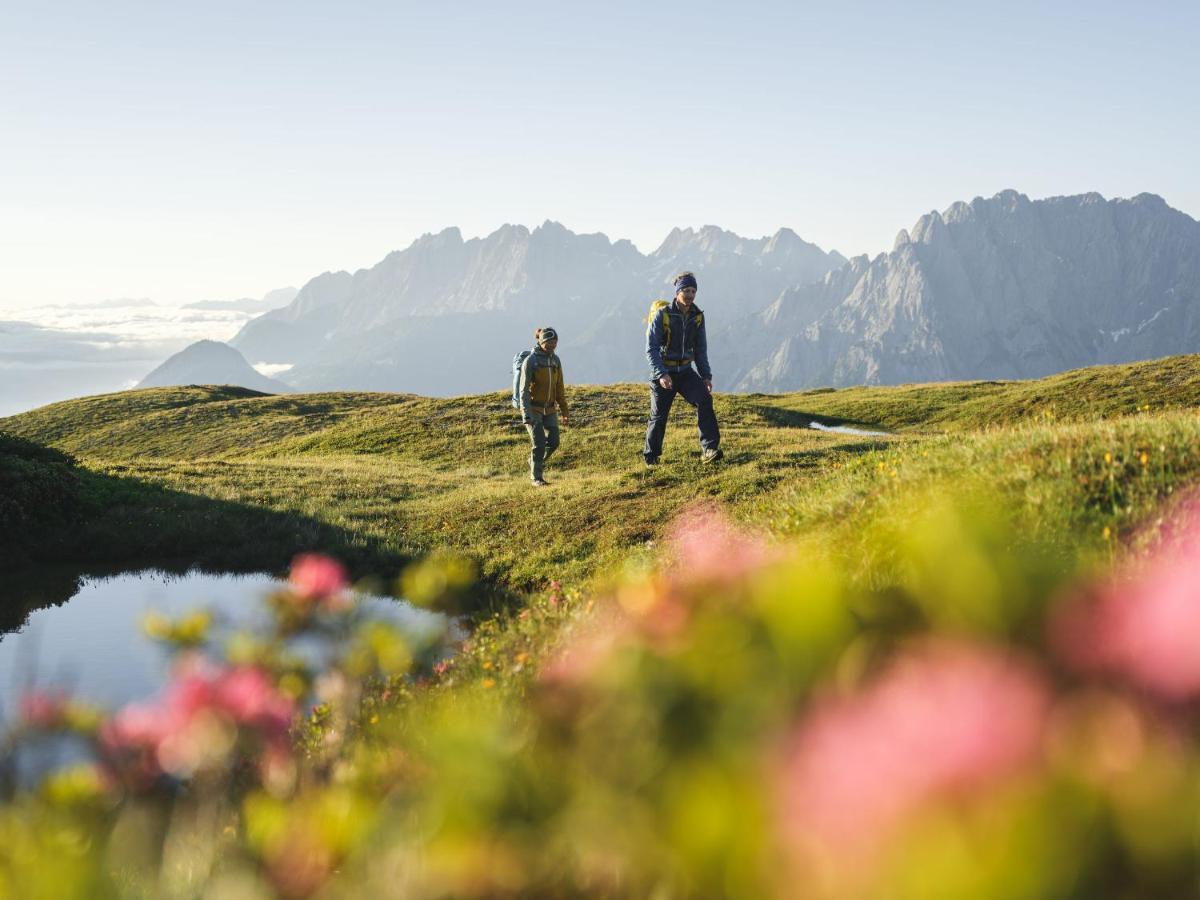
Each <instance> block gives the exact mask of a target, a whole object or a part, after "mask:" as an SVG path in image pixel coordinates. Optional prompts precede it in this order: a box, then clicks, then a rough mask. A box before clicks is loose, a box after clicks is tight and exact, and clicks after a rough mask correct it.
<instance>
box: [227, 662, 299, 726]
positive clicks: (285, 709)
mask: <svg viewBox="0 0 1200 900" xmlns="http://www.w3.org/2000/svg"><path fill="white" fill-rule="evenodd" d="M213 701H214V702H213V705H214V706H215V707H216V708H218V709H220V710H222V711H223V712H226V713H228V714H229V716H230V717H231V718H232V719H233V721H235V722H236V723H238V724H239V725H246V726H249V727H251V728H257V729H260V730H261V731H262V732H263V733H264V734H266V735H268V736H271V737H278V736H279V735H285V734H287V731H288V728H289V727H291V723H292V717H293V716H294V715H295V712H296V707H295V702H294V701H293V700H292V699H291V698H290V697H287V696H285V695H284V694H281V693H280V692H279V691H278V690H276V688H275V685H274V684H273V683H272V682H271V680H270V679H269V678H268V677H267V675H266V673H264V672H263V671H262V670H261V669H257V668H254V667H253V666H239V667H237V668H235V669H230V670H229V671H227V672H224V673H223V674H222V675H221V676H220V677H219V678H218V679H217V680H216V681H215V683H214V684H213Z"/></svg>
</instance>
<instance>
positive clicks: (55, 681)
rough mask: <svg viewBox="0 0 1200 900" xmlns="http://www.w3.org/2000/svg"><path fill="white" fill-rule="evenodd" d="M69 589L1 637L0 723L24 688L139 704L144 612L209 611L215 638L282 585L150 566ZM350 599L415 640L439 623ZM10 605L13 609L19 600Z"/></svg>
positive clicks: (147, 684)
mask: <svg viewBox="0 0 1200 900" xmlns="http://www.w3.org/2000/svg"><path fill="white" fill-rule="evenodd" d="M50 577H51V578H54V579H56V581H55V583H56V584H57V583H62V582H63V580H64V579H63V577H62V576H61V574H58V575H55V574H53V573H50ZM72 577H74V576H72ZM76 583H77V584H78V590H77V591H76V592H75V593H74V595H73V596H71V597H70V599H69V601H68V602H65V603H62V604H61V605H58V606H49V607H46V608H42V609H35V610H34V611H33V612H31V613H29V615H28V618H27V619H26V620H25V621H24V623H23V624H21V625H20V626H19V627H18V628H17V629H16V630H15V631H11V632H9V633H7V634H4V635H3V636H2V637H0V704H2V705H0V712H2V713H3V716H4V718H5V719H11V717H12V716H13V715H14V713H15V711H16V705H17V702H18V700H19V698H20V696H21V695H22V693H24V691H25V690H27V689H28V688H29V687H30V686H36V687H39V688H43V689H46V688H49V689H55V688H61V689H63V690H64V691H66V692H67V693H70V694H71V695H72V696H75V697H78V698H79V699H81V700H86V701H89V702H91V703H95V704H99V705H101V706H105V707H108V708H113V707H116V706H119V705H121V704H124V703H127V702H129V701H130V700H137V699H141V698H145V697H148V696H150V695H152V694H154V693H155V692H156V691H157V690H158V688H159V687H160V686H161V685H162V684H163V682H164V680H165V676H166V674H167V661H168V658H167V653H166V651H165V650H164V649H163V648H162V647H160V646H158V645H157V644H155V643H154V642H153V641H151V640H149V639H148V638H147V637H146V636H145V635H144V634H143V633H142V627H141V624H142V619H143V617H144V616H145V614H146V613H148V612H150V611H157V612H162V613H165V614H166V615H168V616H172V617H173V616H178V615H180V614H183V613H186V612H190V611H192V610H196V609H201V608H203V609H208V610H210V611H212V612H213V613H214V616H215V621H214V632H215V635H216V636H217V637H218V638H219V637H221V636H222V635H224V634H225V633H227V632H231V631H233V630H236V629H237V628H239V627H245V626H248V625H252V624H253V623H254V622H256V621H261V619H262V617H263V616H264V614H265V609H264V606H263V603H262V600H263V598H264V597H265V596H267V594H269V593H270V592H271V591H273V590H275V589H277V588H278V587H280V586H281V585H282V584H283V582H281V581H279V580H278V579H276V578H274V577H272V576H270V575H266V574H256V575H214V574H207V573H199V572H188V573H185V574H182V575H180V574H172V573H167V572H163V571H160V570H156V569H148V570H143V571H139V572H127V573H122V574H119V575H113V576H107V577H93V576H82V577H78V578H77V580H76ZM11 587H12V586H11V585H9V590H11ZM5 593H6V594H8V593H9V591H8V590H6V592H5ZM358 597H359V603H360V608H361V609H362V611H363V613H364V614H365V615H368V616H371V617H373V618H379V619H386V620H387V621H390V622H393V623H396V624H397V625H399V626H401V627H402V628H403V629H404V630H405V631H407V632H408V633H410V634H412V635H413V636H414V637H415V638H416V639H417V640H418V641H421V640H423V639H424V638H425V637H428V636H430V635H433V634H435V633H437V632H439V631H440V630H441V629H442V628H443V627H444V625H445V618H444V617H443V616H440V615H438V614H436V613H430V612H426V611H424V610H419V609H417V608H415V607H413V606H411V605H410V604H407V603H404V602H402V601H399V600H396V599H394V598H391V597H384V596H376V595H362V594H359V595H358ZM7 599H8V597H7V596H6V597H0V601H4V600H7ZM12 600H13V603H14V604H20V603H21V602H22V600H21V598H20V597H15V596H14V597H13V598H12ZM30 605H33V604H30Z"/></svg>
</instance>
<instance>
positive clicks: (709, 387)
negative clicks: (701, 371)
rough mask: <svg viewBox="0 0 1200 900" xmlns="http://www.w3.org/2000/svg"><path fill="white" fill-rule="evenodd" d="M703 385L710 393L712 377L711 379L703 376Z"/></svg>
mask: <svg viewBox="0 0 1200 900" xmlns="http://www.w3.org/2000/svg"><path fill="white" fill-rule="evenodd" d="M704 386H705V387H706V388H708V392H709V393H710V394H711V393H712V379H711V378H705V379H704Z"/></svg>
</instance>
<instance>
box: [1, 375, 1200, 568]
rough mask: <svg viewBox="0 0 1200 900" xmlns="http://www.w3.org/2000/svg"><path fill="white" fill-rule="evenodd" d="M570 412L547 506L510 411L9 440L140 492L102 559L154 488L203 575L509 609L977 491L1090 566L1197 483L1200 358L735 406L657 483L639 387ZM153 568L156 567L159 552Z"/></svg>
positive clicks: (106, 516) (373, 397)
mask: <svg viewBox="0 0 1200 900" xmlns="http://www.w3.org/2000/svg"><path fill="white" fill-rule="evenodd" d="M572 399H573V408H574V410H575V416H574V419H573V421H572V424H571V426H570V427H569V428H566V429H564V435H563V448H562V450H561V451H560V455H559V456H558V457H557V458H556V459H555V460H553V461H552V463H551V465H550V468H549V469H548V477H550V478H551V479H552V481H553V482H554V487H553V489H551V490H549V491H543V492H534V491H532V490H531V489H530V488H529V486H528V483H527V481H526V478H525V472H524V465H525V463H524V455H525V452H526V450H525V448H526V438H525V434H524V431H523V430H522V429H521V428H520V426H519V424H518V423H517V420H516V416H515V414H514V413H513V411H512V410H511V409H510V408H509V407H508V403H507V398H506V395H504V394H491V395H484V396H476V397H466V398H455V399H428V398H419V397H414V396H408V395H397V394H366V393H340V394H309V395H289V396H263V395H258V394H255V393H254V392H252V391H246V390H242V389H236V388H211V387H207V388H206V387H189V388H165V389H153V390H146V391H137V392H125V393H121V394H113V395H107V396H102V397H94V398H86V399H83V400H75V401H67V402H65V403H59V404H54V405H51V406H48V407H43V408H42V409H39V410H34V411H32V412H30V413H26V414H23V415H20V416H16V417H13V418H11V419H8V420H0V428H4V429H6V430H8V431H11V432H12V433H14V434H17V435H20V436H23V437H25V438H28V439H30V440H33V441H36V442H38V443H42V444H46V445H50V446H53V447H56V448H59V449H62V450H66V451H68V452H70V453H72V454H75V455H76V456H77V457H78V458H79V459H80V460H81V462H82V464H83V465H84V467H85V469H86V470H87V471H88V472H89V473H90V474H91V475H92V476H93V477H94V480H93V481H90V482H86V483H85V490H86V491H90V492H91V496H92V497H93V499H94V500H95V499H96V498H97V497H98V496H102V495H103V494H104V492H105V491H110V492H111V491H116V492H118V493H120V492H121V491H125V492H130V493H131V495H130V496H129V497H127V498H126V500H125V501H123V503H122V504H117V505H116V508H118V509H120V510H123V513H122V514H123V515H124V516H125V517H124V518H123V519H121V518H120V517H119V516H117V515H116V514H115V513H113V512H112V509H113V504H111V503H108V502H95V503H93V506H92V512H93V516H94V519H93V522H92V525H91V528H92V532H91V534H92V539H91V540H90V541H89V542H88V543H89V545H91V546H94V547H98V548H100V549H101V550H103V549H104V548H106V547H115V546H116V544H117V543H118V536H119V535H122V534H127V533H128V532H129V530H130V529H136V528H138V521H139V520H138V518H137V515H136V514H135V513H136V510H137V507H138V503H139V502H143V503H144V502H148V501H146V498H145V496H144V495H138V493H137V492H138V491H144V490H145V489H147V486H149V487H150V488H152V489H153V490H154V491H155V494H154V499H153V503H154V504H155V515H154V516H153V517H151V518H150V519H149V521H153V523H154V528H155V534H158V535H160V536H159V538H157V540H158V543H159V544H163V543H164V542H166V544H165V545H166V546H170V547H171V548H172V549H173V550H175V551H178V553H179V555H181V556H186V555H188V553H189V552H198V551H199V550H200V547H199V546H196V547H194V548H189V546H188V542H189V541H192V542H193V543H195V544H197V545H199V544H201V543H204V542H205V541H207V542H208V543H210V544H211V543H212V541H213V535H214V534H215V533H219V535H220V537H221V540H222V541H223V543H222V544H221V547H224V548H226V549H221V548H220V547H218V548H217V549H215V550H214V549H213V548H212V547H211V546H210V547H209V548H208V550H207V553H208V556H207V561H208V562H209V563H210V564H214V565H219V564H221V563H222V561H223V558H224V556H226V555H229V556H231V557H232V556H234V555H237V554H239V553H240V554H241V557H242V558H241V559H240V562H242V563H245V562H246V555H247V554H250V555H253V553H254V552H255V549H254V548H255V546H256V544H257V545H260V546H262V547H264V548H265V547H267V546H276V545H278V546H279V547H283V546H284V545H286V544H287V542H288V541H289V540H294V539H295V535H296V534H297V533H299V534H301V535H303V536H304V540H305V541H306V542H307V543H308V544H312V545H321V544H324V545H326V546H330V547H332V548H333V549H334V550H335V552H341V553H342V554H343V555H350V556H355V555H357V557H358V558H359V560H360V562H361V563H362V565H363V566H364V567H367V568H370V567H371V566H372V565H373V566H374V567H375V568H376V569H377V570H385V571H384V572H383V574H390V571H391V567H394V566H395V565H398V561H400V560H402V559H403V558H405V557H408V556H411V555H415V554H418V553H423V552H427V551H429V550H431V549H436V548H438V547H444V546H450V547H454V548H457V549H461V550H464V551H467V552H469V553H472V554H473V555H475V556H477V557H478V558H479V559H480V560H481V563H482V565H483V568H484V570H485V572H486V573H487V574H488V575H489V576H490V577H491V578H492V579H493V580H496V581H498V582H501V583H504V584H506V585H508V586H510V587H514V588H517V589H529V588H532V587H535V586H537V585H539V584H544V583H545V582H546V581H547V580H548V579H550V578H553V577H557V578H560V579H565V580H568V581H573V582H576V583H578V582H580V581H582V580H584V579H586V578H588V577H590V576H592V575H593V574H595V573H597V572H599V571H604V570H606V569H607V568H608V567H610V566H612V565H613V564H616V563H619V562H621V561H623V560H625V559H627V558H628V557H629V555H630V551H631V550H633V551H636V550H638V549H639V548H642V547H644V546H645V545H646V544H647V542H649V541H652V540H653V539H655V538H657V537H658V536H659V535H660V534H661V533H662V530H663V527H664V525H665V523H666V521H667V520H668V519H669V518H671V517H672V516H673V515H674V514H675V513H677V512H678V510H680V509H681V508H683V507H684V506H685V505H686V504H687V503H688V502H689V501H691V500H694V499H697V498H716V499H719V500H721V501H722V502H724V503H726V504H727V505H728V506H729V507H730V508H731V509H733V511H734V512H735V515H738V516H740V517H741V518H743V519H745V520H747V521H752V522H757V523H763V524H769V525H770V526H771V527H772V528H773V529H774V530H776V531H778V532H794V531H798V530H799V531H804V530H808V531H813V530H817V531H820V530H823V529H824V530H829V531H830V532H831V533H832V532H836V533H839V534H843V535H844V537H843V538H842V540H843V541H844V543H845V545H846V546H847V547H848V548H850V547H853V546H854V535H855V533H856V531H861V523H862V522H863V521H864V520H865V519H867V518H870V517H872V516H884V515H885V514H887V513H886V510H887V509H888V505H889V504H891V503H895V502H896V501H895V500H894V498H895V497H896V496H901V495H902V496H911V497H918V496H924V495H928V494H929V493H930V492H935V491H936V490H937V489H938V488H939V486H943V485H945V484H947V483H949V482H952V481H956V480H957V481H970V480H971V479H975V480H977V481H980V482H984V483H988V484H997V485H1000V486H1001V487H1003V488H1004V490H1005V491H1006V492H1007V493H1008V494H1009V495H1010V496H1012V497H1013V498H1015V499H1016V500H1017V501H1018V502H1019V505H1021V506H1022V508H1024V509H1025V510H1026V511H1027V513H1028V517H1029V523H1030V524H1029V527H1030V528H1032V529H1035V530H1038V529H1040V530H1042V531H1044V532H1045V534H1046V535H1047V536H1048V537H1053V538H1055V539H1058V538H1061V537H1063V535H1070V536H1071V538H1072V540H1076V539H1078V540H1079V541H1082V543H1083V544H1084V545H1087V546H1091V547H1093V549H1095V550H1097V551H1100V552H1103V551H1104V548H1105V546H1106V543H1107V539H1104V538H1103V537H1102V535H1103V528H1105V527H1108V528H1109V529H1110V531H1109V534H1110V538H1111V537H1113V536H1115V535H1118V534H1120V533H1122V532H1123V531H1124V532H1128V531H1129V530H1130V529H1131V528H1132V527H1133V524H1134V523H1135V522H1136V521H1138V520H1139V519H1140V518H1142V517H1144V516H1145V515H1146V514H1147V513H1148V512H1149V511H1150V510H1152V509H1153V508H1154V506H1155V504H1157V503H1159V502H1160V501H1161V500H1162V499H1163V498H1164V497H1167V496H1169V495H1170V493H1171V492H1173V491H1174V490H1176V489H1177V487H1178V486H1179V485H1181V484H1183V483H1186V482H1188V481H1190V480H1192V479H1193V478H1194V477H1195V475H1196V474H1197V471H1198V468H1200V460H1197V459H1196V458H1194V457H1193V454H1192V448H1193V447H1195V446H1197V438H1198V437H1200V428H1198V427H1197V424H1196V421H1195V417H1194V415H1193V414H1192V413H1191V412H1190V408H1191V406H1192V405H1193V404H1194V403H1195V402H1196V401H1197V400H1200V358H1197V357H1176V358H1171V359H1167V360H1161V361H1156V362H1152V363H1139V364H1134V365H1129V366H1113V367H1099V368H1095V369H1086V370H1080V371H1078V372H1069V373H1064V374H1063V375H1059V376H1054V377H1052V378H1048V379H1043V380H1041V381H1035V382H1013V383H993V382H984V383H971V384H946V385H924V386H904V387H898V388H854V389H849V390H841V391H810V392H805V393H799V394H789V395H782V396H765V395H751V396H724V397H720V398H719V399H718V403H717V409H718V416H719V418H720V420H721V424H722V429H723V432H724V446H725V448H726V452H727V454H728V455H727V458H726V461H725V462H724V463H723V464H721V465H720V466H717V467H705V466H702V465H701V464H700V463H699V462H698V458H697V448H696V446H695V431H694V415H693V414H691V410H690V409H689V408H687V407H686V406H685V405H683V404H680V405H679V406H678V407H677V409H678V412H676V413H675V414H673V421H672V424H671V427H670V429H669V433H668V442H667V447H666V459H667V463H666V464H665V465H663V466H661V467H660V468H659V469H658V470H655V471H646V470H645V469H644V468H642V467H641V466H640V463H639V461H638V456H637V454H638V449H639V447H640V442H641V432H642V428H643V427H644V416H645V407H646V401H645V390H644V388H643V387H641V386H614V387H609V388H573V389H572ZM1146 407H1150V410H1151V411H1146ZM813 419H818V420H821V421H825V422H856V423H862V424H867V425H872V426H883V427H886V428H889V429H895V430H897V431H898V432H899V435H898V436H897V437H891V438H864V437H860V436H855V435H841V434H827V433H818V432H814V431H812V430H809V429H808V428H807V427H806V426H807V424H808V422H809V421H812V420H813ZM948 432H950V433H953V436H952V437H946V436H944V435H945V434H946V433H948ZM1143 452H1144V453H1147V461H1146V464H1145V465H1143V464H1142V462H1141V454H1142V453H1143ZM1105 453H1109V454H1110V459H1111V460H1112V461H1110V462H1108V463H1106V462H1104V454H1105ZM198 503H199V504H200V506H199V507H197V506H196V504H198ZM189 504H191V506H189ZM902 505H903V504H901V506H902ZM131 510H132V511H134V512H131ZM214 510H216V511H215V512H214ZM203 516H208V517H209V518H210V519H211V522H210V523H209V524H210V527H209V528H208V529H207V530H206V529H205V528H202V527H198V524H197V523H198V522H199V521H200V520H201V519H202V518H203ZM264 516H265V517H266V518H265V519H264ZM264 523H265V524H264ZM274 526H278V527H277V528H276V529H275V531H274V532H272V531H271V529H272V527H274ZM164 536H165V537H164ZM167 537H169V538H170V540H169V541H167ZM156 548H158V549H157V550H156ZM148 550H150V551H156V552H160V553H161V552H162V549H161V547H158V544H155V543H154V541H151V543H150V545H149V546H148ZM281 552H282V551H281ZM848 552H849V551H848ZM278 558H279V553H276V554H275V555H274V556H272V557H271V561H270V562H269V563H268V564H271V565H276V564H278Z"/></svg>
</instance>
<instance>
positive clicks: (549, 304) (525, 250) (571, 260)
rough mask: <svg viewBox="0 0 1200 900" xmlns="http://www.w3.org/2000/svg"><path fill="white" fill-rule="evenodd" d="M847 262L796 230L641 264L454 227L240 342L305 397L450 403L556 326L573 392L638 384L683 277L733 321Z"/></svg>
mask: <svg viewBox="0 0 1200 900" xmlns="http://www.w3.org/2000/svg"><path fill="white" fill-rule="evenodd" d="M844 262H845V259H844V257H842V256H841V255H840V254H838V253H836V252H831V253H826V252H825V251H823V250H821V249H820V248H819V247H817V246H816V245H814V244H811V243H808V242H807V241H804V240H802V239H801V238H800V237H799V236H798V235H796V234H795V233H794V232H792V231H790V230H788V229H783V230H780V231H779V232H777V233H776V234H775V235H773V236H771V237H765V238H760V239H747V238H743V237H740V236H738V235H736V234H732V233H730V232H727V231H723V230H721V229H719V228H716V227H714V226H706V227H704V228H701V229H699V230H693V229H675V230H674V231H672V232H671V234H670V235H668V237H667V239H666V240H665V241H664V242H663V244H662V245H661V246H660V247H659V248H658V249H657V250H655V251H654V252H653V253H651V254H649V255H644V254H642V253H641V252H640V251H639V250H638V249H637V248H636V247H635V246H634V245H633V244H632V243H630V242H629V241H626V240H618V241H615V242H614V241H611V240H609V238H608V237H606V236H605V235H603V234H582V235H581V234H575V233H574V232H571V231H569V230H568V229H566V228H564V227H563V226H562V225H560V224H558V223H556V222H549V221H548V222H545V223H544V224H542V225H541V226H539V227H537V228H535V229H533V230H530V229H528V228H526V227H524V226H521V225H505V226H503V227H502V228H500V229H498V230H496V231H495V232H493V233H492V234H490V235H488V236H487V237H483V238H471V239H469V240H464V239H463V237H462V233H461V232H460V231H459V230H458V229H457V228H447V229H445V230H444V231H442V232H439V233H438V234H426V235H424V236H422V237H421V238H418V239H417V240H416V241H415V242H414V243H413V244H412V245H411V246H410V247H408V248H407V249H405V250H401V251H396V252H394V253H391V254H388V256H387V257H385V258H384V259H383V260H382V261H381V262H380V263H378V264H377V265H376V266H374V267H372V268H370V269H363V270H360V271H358V272H355V273H353V274H351V273H349V272H326V273H325V274H323V275H319V276H317V277H316V278H314V279H312V280H311V281H309V282H308V283H307V284H305V285H304V286H303V287H302V288H301V289H300V292H299V294H298V295H297V296H296V298H295V300H294V301H293V302H292V303H291V304H289V305H288V306H286V307H284V308H283V309H279V310H275V311H273V312H270V313H267V314H265V315H262V316H259V317H257V318H255V319H253V320H251V321H250V322H248V323H247V324H246V325H245V326H244V327H243V328H242V330H241V331H240V332H239V333H238V335H237V336H236V337H235V338H234V339H233V340H232V341H231V343H232V345H233V346H235V347H237V348H238V349H239V350H240V351H241V352H242V353H243V354H244V355H245V357H246V358H247V359H248V360H250V361H251V362H254V363H273V364H290V365H292V366H293V368H292V369H291V370H289V372H288V376H287V377H288V381H289V382H290V383H293V384H295V385H296V386H297V387H300V388H304V389H326V388H330V389H332V388H347V389H349V388H354V389H368V390H370V389H375V390H406V391H416V392H420V393H429V394H439V395H447V394H453V393H466V392H472V391H480V390H489V389H492V388H496V387H500V386H502V381H503V376H504V369H505V367H506V366H507V360H509V359H511V356H512V353H513V352H514V351H515V350H518V349H520V348H522V347H525V346H528V345H529V344H531V343H532V332H533V329H534V328H535V327H537V326H539V325H546V324H552V325H554V326H555V328H557V329H558V330H559V332H560V334H561V335H562V344H561V347H560V351H561V352H562V353H564V354H566V355H567V356H569V359H570V362H569V366H570V369H569V377H571V378H572V379H574V380H575V381H592V382H605V381H614V380H628V379H639V378H641V377H643V376H644V370H645V360H644V357H643V353H642V346H641V343H642V338H643V333H644V323H643V317H644V316H645V312H646V308H647V306H648V303H649V301H650V300H651V299H653V298H655V297H660V296H664V295H669V294H670V292H671V288H670V285H669V279H670V277H671V276H672V275H673V274H674V273H675V272H676V271H678V270H679V269H682V268H690V269H695V270H696V271H697V272H698V273H699V275H700V279H701V285H702V296H703V297H704V298H705V299H704V302H705V303H709V302H711V303H713V304H715V310H714V312H715V314H716V315H717V316H718V318H719V319H723V320H725V321H729V320H732V319H736V318H742V317H744V316H746V315H749V314H751V313H753V312H755V311H757V310H760V309H762V308H763V307H765V306H766V305H767V304H768V303H770V302H771V300H772V299H774V298H775V297H776V296H778V294H779V293H780V292H781V291H783V290H784V289H785V288H788V287H790V286H792V285H795V284H798V283H803V282H806V281H811V280H813V279H816V278H819V277H820V276H821V275H822V274H824V273H825V272H827V271H829V270H830V269H834V268H837V267H839V266H841V265H843V264H844Z"/></svg>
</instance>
